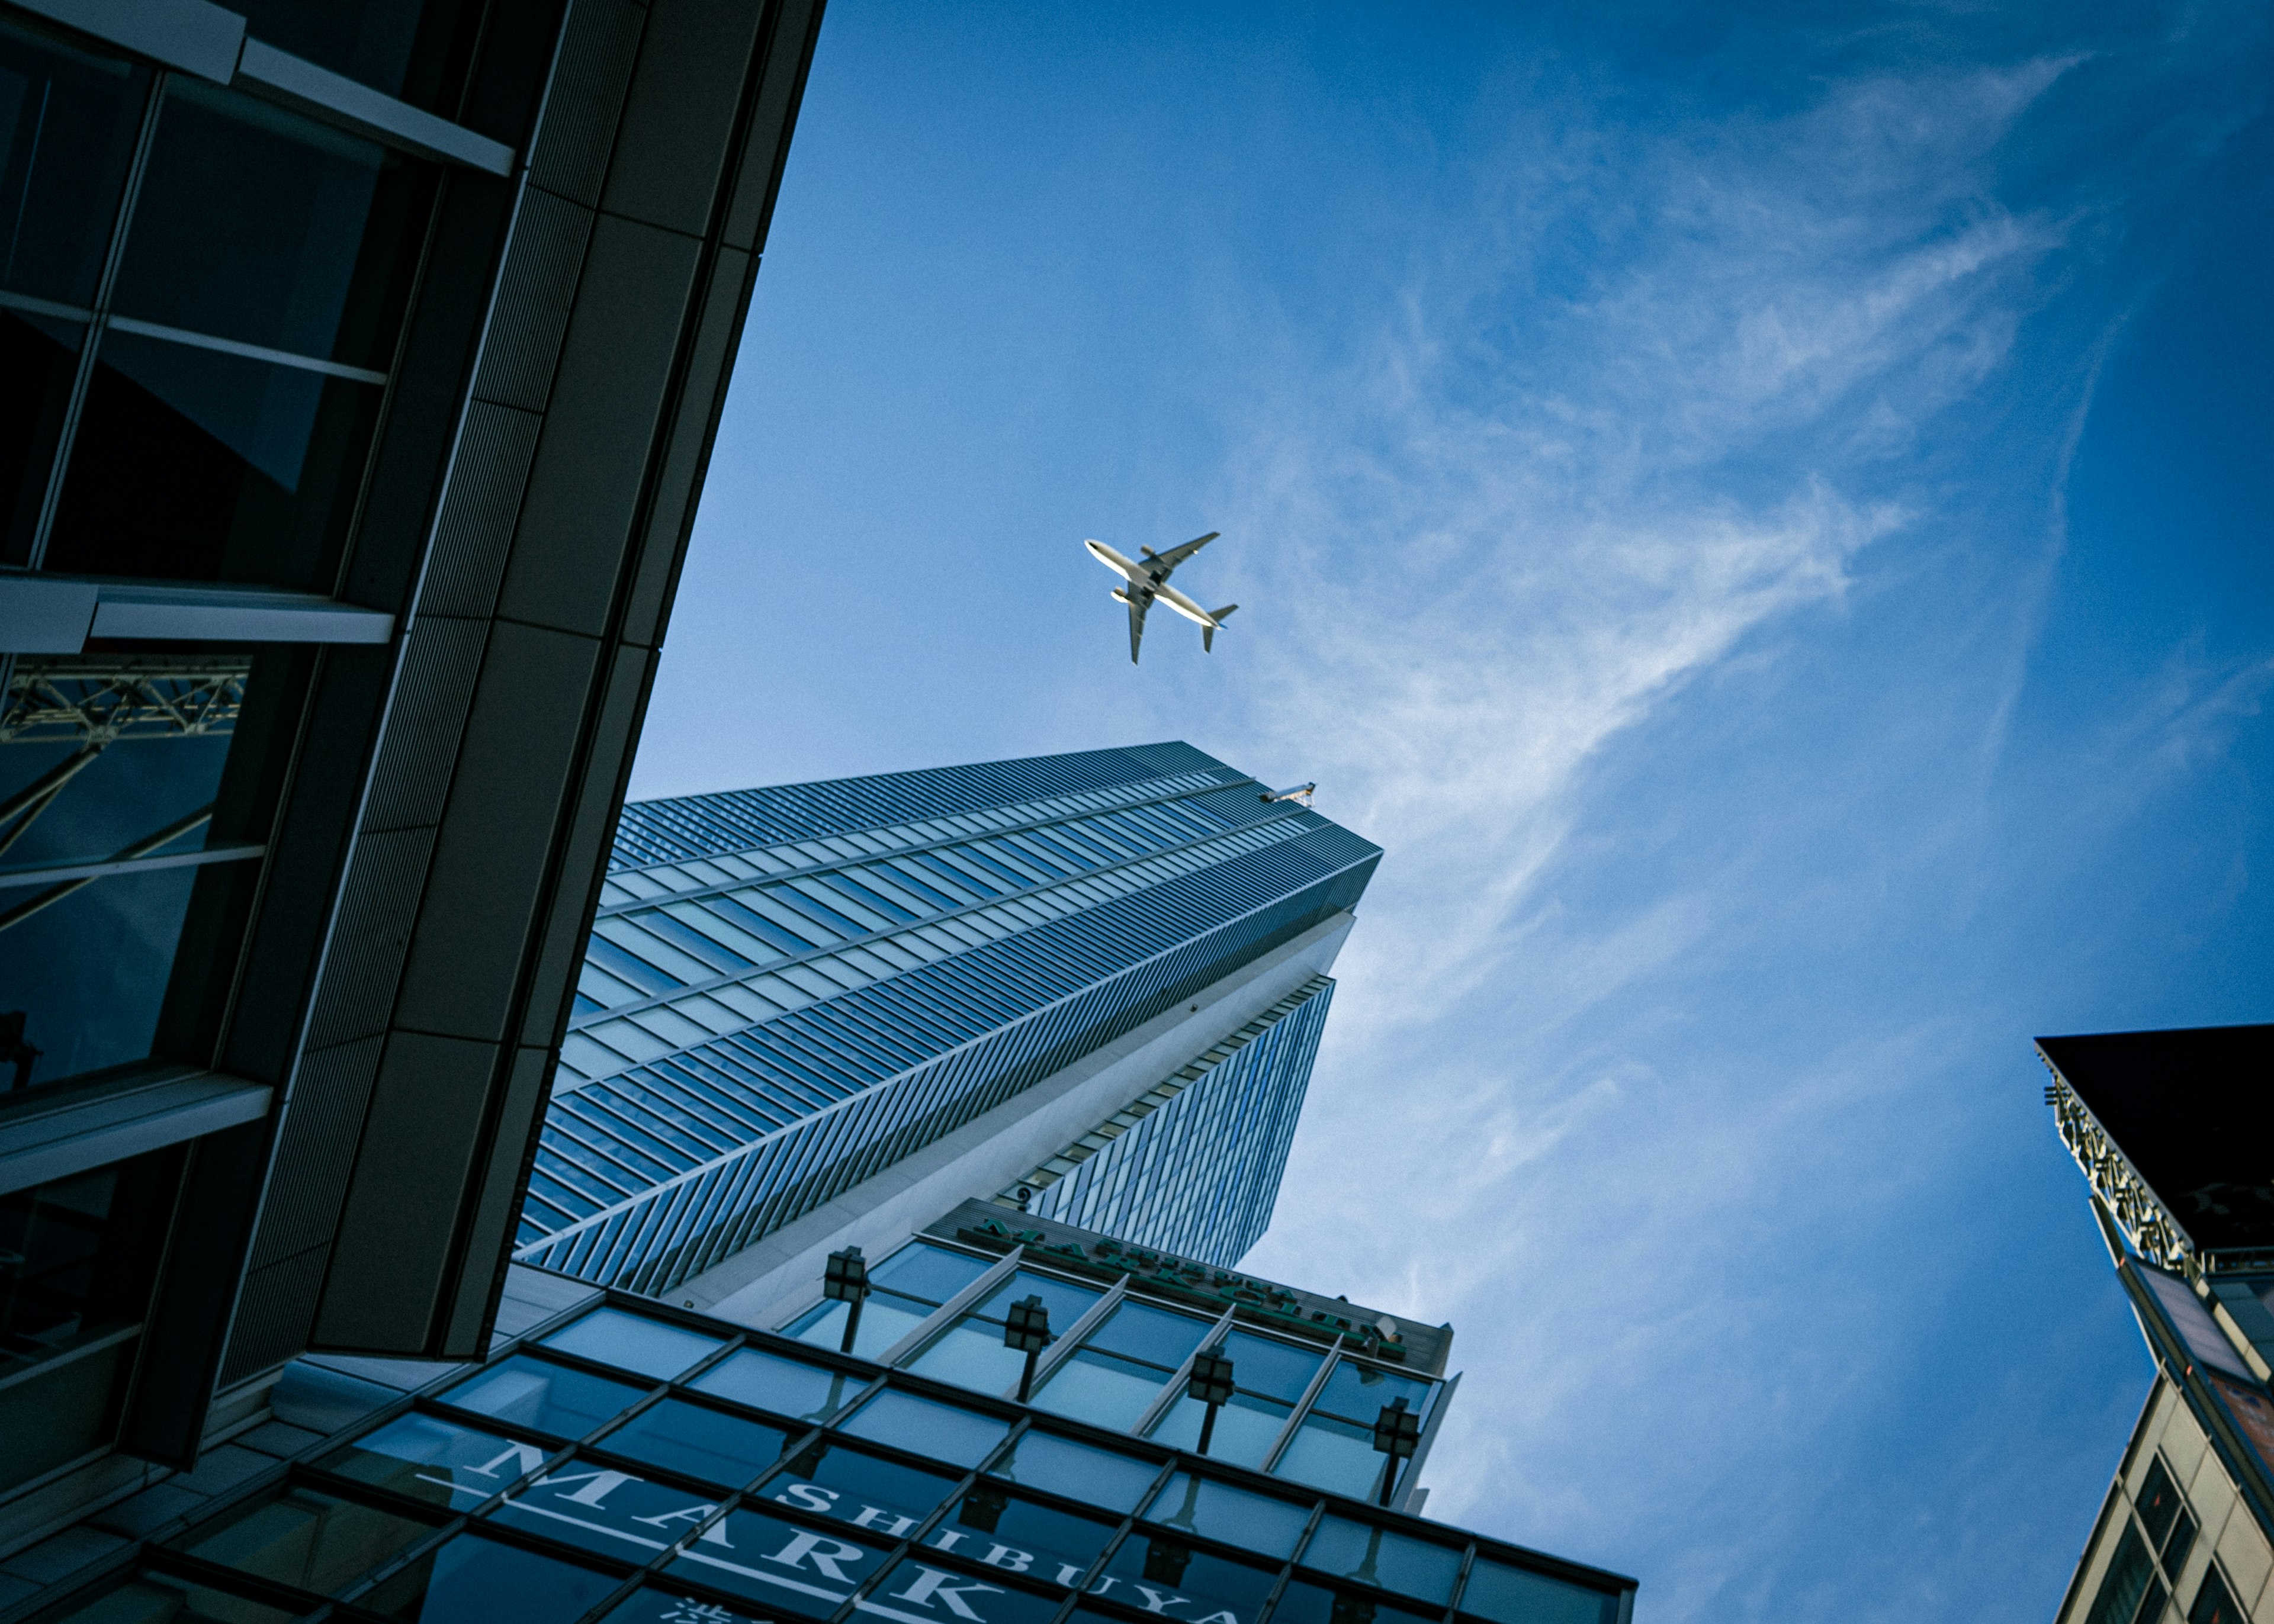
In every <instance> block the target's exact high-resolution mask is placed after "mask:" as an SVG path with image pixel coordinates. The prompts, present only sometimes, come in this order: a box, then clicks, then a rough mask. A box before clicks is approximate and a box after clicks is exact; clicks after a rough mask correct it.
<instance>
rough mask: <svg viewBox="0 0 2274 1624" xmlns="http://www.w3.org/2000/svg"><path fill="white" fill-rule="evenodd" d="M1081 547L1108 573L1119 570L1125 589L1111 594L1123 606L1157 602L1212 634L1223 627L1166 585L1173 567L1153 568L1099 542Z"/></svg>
mask: <svg viewBox="0 0 2274 1624" xmlns="http://www.w3.org/2000/svg"><path fill="white" fill-rule="evenodd" d="M1081 545H1083V546H1085V547H1088V549H1089V553H1090V556H1091V557H1092V558H1095V559H1096V560H1097V561H1098V562H1099V563H1101V564H1103V565H1104V566H1105V567H1106V568H1108V569H1118V570H1119V571H1120V572H1121V575H1122V576H1123V578H1124V579H1126V581H1127V582H1128V585H1127V586H1126V588H1123V589H1121V590H1118V591H1117V592H1116V593H1115V594H1114V595H1115V596H1116V597H1117V598H1120V599H1121V601H1122V602H1124V603H1127V602H1128V601H1129V600H1130V598H1135V599H1136V600H1137V601H1138V602H1139V603H1141V604H1151V603H1154V602H1156V601H1157V602H1160V603H1163V604H1166V605H1168V606H1169V607H1170V608H1171V609H1173V610H1175V611H1176V612H1177V613H1178V614H1180V615H1183V616H1184V617H1185V619H1186V620H1191V621H1193V622H1194V623H1195V624H1197V625H1201V626H1205V627H1208V628H1209V629H1211V630H1213V629H1215V628H1216V627H1218V626H1221V625H1222V624H1223V622H1222V621H1221V620H1217V619H1216V617H1215V616H1214V615H1211V614H1210V613H1209V612H1208V611H1207V610H1205V609H1203V608H1201V606H1200V605H1198V604H1197V603H1194V602H1193V600H1192V599H1191V598H1187V597H1186V596H1185V595H1184V594H1183V593H1182V592H1179V591H1178V590H1177V589H1176V588H1174V587H1172V586H1171V585H1170V584H1169V571H1170V569H1171V568H1174V566H1172V565H1156V563H1154V562H1153V561H1152V560H1149V559H1129V558H1124V557H1122V556H1121V554H1120V553H1117V552H1115V551H1114V550H1113V549H1112V548H1111V547H1109V546H1107V545H1105V544H1104V543H1103V542H1102V541H1085V542H1084V543H1082V544H1081Z"/></svg>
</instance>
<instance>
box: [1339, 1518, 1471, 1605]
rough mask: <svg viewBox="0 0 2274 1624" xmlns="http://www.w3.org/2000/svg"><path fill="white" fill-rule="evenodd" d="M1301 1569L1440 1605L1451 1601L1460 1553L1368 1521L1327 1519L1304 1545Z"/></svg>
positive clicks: (1459, 1566)
mask: <svg viewBox="0 0 2274 1624" xmlns="http://www.w3.org/2000/svg"><path fill="white" fill-rule="evenodd" d="M1303 1566H1304V1567H1306V1568H1316V1569H1317V1570H1318V1571H1319V1572H1321V1573H1328V1574H1333V1575H1336V1576H1337V1577H1338V1578H1343V1579H1356V1580H1358V1581H1359V1583H1364V1584H1378V1585H1380V1586H1381V1587H1382V1589H1383V1590H1397V1591H1400V1592H1402V1593H1403V1594H1404V1595H1407V1596H1418V1597H1419V1598H1421V1599H1422V1600H1423V1601H1434V1602H1437V1603H1439V1604H1442V1603H1445V1602H1449V1601H1450V1600H1452V1598H1453V1581H1454V1580H1455V1579H1456V1578H1457V1577H1459V1576H1460V1572H1461V1553H1460V1551H1459V1550H1458V1549H1457V1548H1456V1547H1454V1546H1450V1545H1433V1544H1432V1543H1430V1542H1429V1541H1427V1540H1426V1539H1415V1538H1412V1537H1411V1536H1410V1535H1405V1534H1397V1533H1391V1532H1389V1531H1388V1530H1384V1529H1380V1528H1376V1527H1374V1525H1373V1524H1372V1523H1368V1522H1352V1521H1351V1520H1350V1519H1349V1518H1348V1517H1337V1516H1329V1517H1328V1518H1327V1519H1326V1520H1325V1521H1324V1522H1321V1523H1320V1524H1319V1531H1318V1532H1317V1533H1315V1534H1314V1535H1312V1536H1311V1543H1310V1544H1309V1545H1306V1546H1305V1547H1304V1550H1303Z"/></svg>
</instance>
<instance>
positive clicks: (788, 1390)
mask: <svg viewBox="0 0 2274 1624" xmlns="http://www.w3.org/2000/svg"><path fill="white" fill-rule="evenodd" d="M688 1385H689V1387H693V1388H694V1389H695V1390H696V1391H697V1392H698V1393H714V1394H716V1395H718V1396H719V1397H720V1398H729V1399H733V1400H734V1402H736V1403H738V1404H752V1405H756V1406H757V1408H758V1409H760V1410H772V1411H773V1412H774V1414H776V1415H778V1416H788V1417H792V1418H793V1419H795V1420H799V1421H826V1420H828V1419H829V1417H832V1416H833V1415H835V1414H836V1413H837V1412H838V1411H839V1410H842V1409H843V1408H844V1407H845V1405H846V1403H847V1401H848V1400H850V1399H851V1398H853V1397H854V1395H856V1394H858V1393H859V1392H860V1391H861V1389H862V1388H863V1387H867V1386H868V1385H869V1381H868V1378H866V1377H864V1376H847V1375H846V1374H845V1373H844V1372H841V1371H833V1370H825V1369H824V1368H822V1367H821V1366H820V1365H802V1364H800V1363H798V1361H796V1360H795V1359H785V1358H783V1357H781V1356H780V1355H779V1354H778V1353H767V1352H765V1351H764V1350H760V1349H757V1348H738V1349H736V1350H734V1352H733V1353H730V1354H728V1355H727V1357H725V1358H724V1359H721V1360H720V1361H719V1363H718V1364H716V1365H712V1367H711V1368H710V1369H709V1370H707V1371H704V1372H703V1373H702V1374H701V1375H700V1376H697V1378H696V1379H695V1380H693V1381H691V1382H689V1384H688Z"/></svg>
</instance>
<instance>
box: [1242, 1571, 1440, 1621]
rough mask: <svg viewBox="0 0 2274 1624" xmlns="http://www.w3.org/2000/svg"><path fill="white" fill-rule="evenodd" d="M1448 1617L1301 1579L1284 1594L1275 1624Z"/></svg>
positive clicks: (1273, 1618) (1274, 1613) (1274, 1611)
mask: <svg viewBox="0 0 2274 1624" xmlns="http://www.w3.org/2000/svg"><path fill="white" fill-rule="evenodd" d="M1443 1616H1444V1614H1443V1613H1442V1610H1441V1611H1439V1612H1436V1613H1416V1612H1414V1611H1412V1609H1411V1608H1406V1607H1397V1606H1392V1605H1390V1604H1389V1603H1388V1602H1378V1601H1376V1600H1374V1598H1373V1597H1371V1596H1361V1595H1359V1594H1358V1593H1356V1592H1354V1591H1351V1590H1329V1589H1327V1588H1326V1587H1325V1586H1324V1585H1321V1584H1305V1583H1303V1582H1302V1581H1300V1580H1297V1581H1295V1582H1294V1583H1291V1584H1290V1585H1289V1586H1288V1587H1287V1588H1286V1590H1284V1591H1283V1592H1282V1593H1281V1594H1280V1597H1279V1605H1277V1606H1276V1607H1274V1608H1272V1610H1271V1624H1437V1620H1439V1619H1441V1618H1442V1617H1443Z"/></svg>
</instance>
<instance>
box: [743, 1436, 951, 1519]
mask: <svg viewBox="0 0 2274 1624" xmlns="http://www.w3.org/2000/svg"><path fill="white" fill-rule="evenodd" d="M954 1486H955V1479H954V1478H953V1477H950V1476H948V1475H946V1474H945V1473H941V1472H933V1471H924V1470H922V1469H920V1468H917V1467H914V1466H903V1465H901V1464H900V1462H897V1461H888V1460H886V1459H885V1458H884V1457H883V1456H882V1455H870V1454H869V1453H868V1452H867V1451H866V1450H863V1449H852V1448H847V1447H846V1446H844V1445H843V1444H832V1443H827V1442H823V1443H816V1444H813V1445H810V1446H809V1447H806V1448H804V1449H802V1450H800V1451H799V1452H798V1455H797V1457H796V1458H795V1459H794V1460H793V1461H791V1462H789V1463H788V1464H787V1466H785V1467H784V1468H783V1469H782V1470H781V1472H780V1473H779V1475H778V1476H776V1477H772V1478H769V1479H768V1480H767V1482H766V1485H765V1487H764V1489H762V1490H760V1491H759V1492H760V1493H761V1494H763V1495H764V1498H766V1499H767V1500H772V1501H774V1502H775V1503H776V1504H778V1505H783V1506H794V1507H796V1508H797V1509H798V1510H800V1511H810V1512H814V1513H817V1514H818V1515H822V1516H825V1517H840V1518H842V1519H844V1520H845V1521H846V1522H850V1523H852V1524H853V1525H854V1526H855V1527H856V1528H865V1529H871V1530H875V1531H876V1532H877V1533H878V1534H880V1535H882V1536H883V1537H884V1538H887V1539H904V1538H907V1535H908V1534H909V1532H910V1531H911V1530H914V1529H915V1525H916V1524H917V1523H918V1522H922V1520H923V1519H924V1518H926V1517H928V1516H930V1515H931V1514H932V1512H933V1511H934V1510H935V1509H937V1507H938V1505H939V1503H940V1501H942V1500H945V1499H946V1498H947V1493H948V1491H949V1490H950V1489H953V1487H954Z"/></svg>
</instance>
